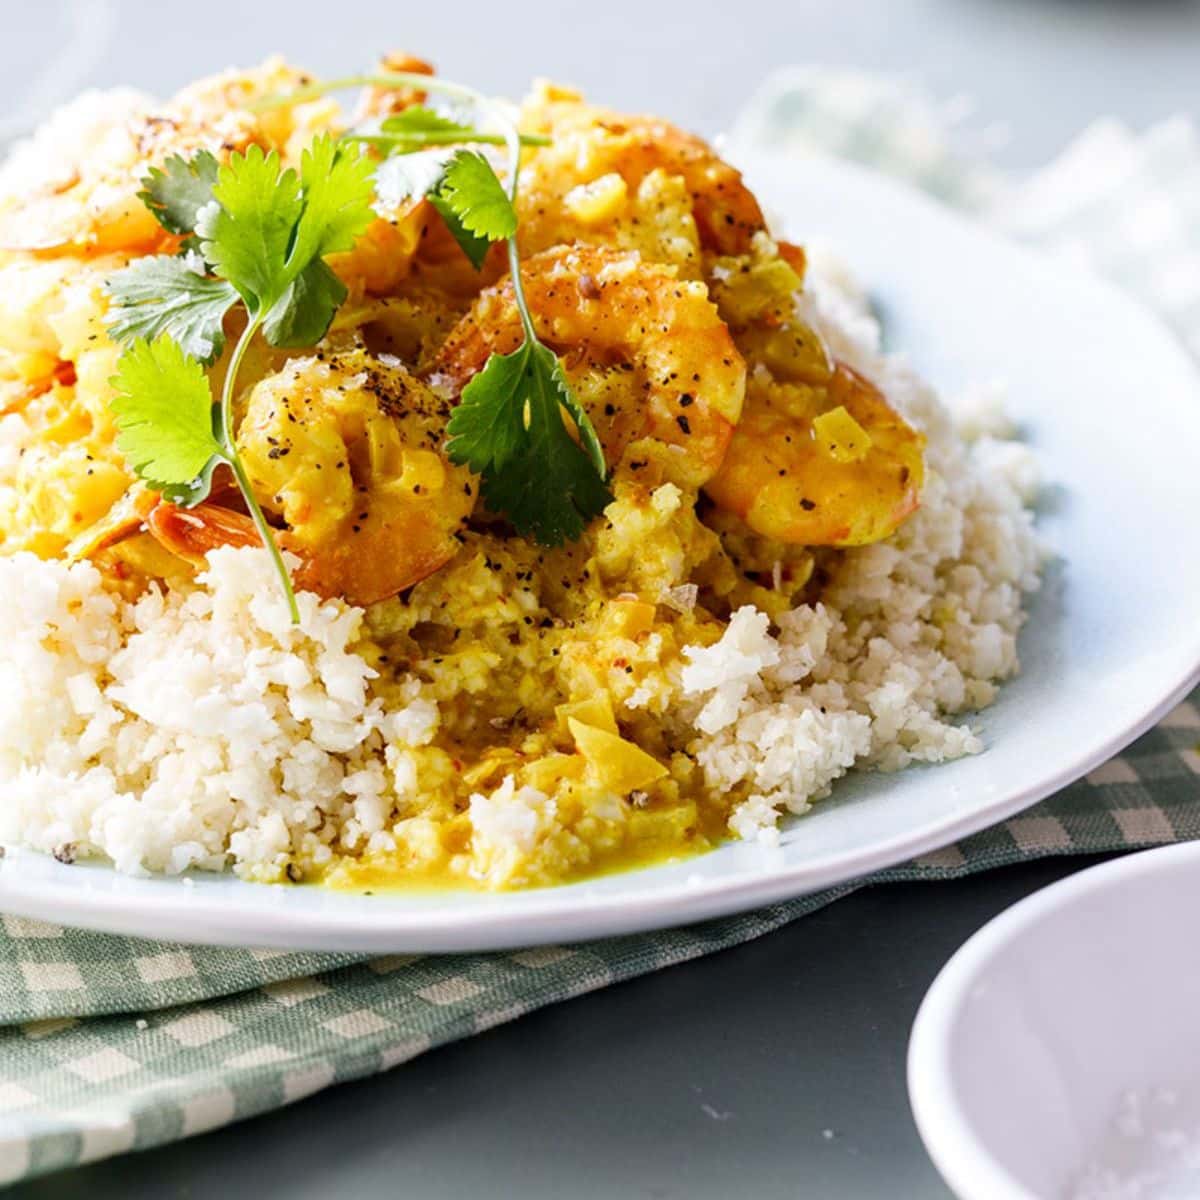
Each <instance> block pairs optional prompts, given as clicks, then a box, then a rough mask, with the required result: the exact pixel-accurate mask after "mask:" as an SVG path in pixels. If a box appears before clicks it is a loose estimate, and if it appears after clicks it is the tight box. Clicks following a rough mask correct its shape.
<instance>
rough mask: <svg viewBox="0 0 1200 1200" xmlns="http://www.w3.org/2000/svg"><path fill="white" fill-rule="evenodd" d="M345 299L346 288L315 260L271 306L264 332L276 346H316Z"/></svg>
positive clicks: (321, 262) (268, 339)
mask: <svg viewBox="0 0 1200 1200" xmlns="http://www.w3.org/2000/svg"><path fill="white" fill-rule="evenodd" d="M345 299H346V285H345V284H344V283H343V282H342V281H341V280H340V279H339V278H338V277H337V276H336V275H335V274H334V273H333V272H332V271H331V270H330V269H329V267H328V266H327V265H326V264H325V263H324V262H323V261H322V260H321V259H319V258H314V259H313V260H312V262H310V263H309V264H308V266H307V267H305V268H304V270H303V271H301V272H300V274H299V275H297V276H296V278H295V279H293V280H292V282H291V283H290V284H288V287H287V291H285V292H284V293H283V295H282V296H280V298H279V299H278V300H277V301H276V302H275V303H274V304H273V305H272V306H271V309H270V311H269V312H268V313H267V315H266V319H265V320H264V321H263V333H264V334H265V335H266V338H267V341H268V342H270V343H271V345H272V346H286V347H301V346H315V345H316V343H317V342H319V341H320V340H321V339H322V338H323V337H324V336H325V334H326V333H327V332H328V330H329V325H330V322H331V321H332V320H333V315H334V313H336V312H337V310H338V308H339V306H340V305H341V303H342V301H343V300H345Z"/></svg>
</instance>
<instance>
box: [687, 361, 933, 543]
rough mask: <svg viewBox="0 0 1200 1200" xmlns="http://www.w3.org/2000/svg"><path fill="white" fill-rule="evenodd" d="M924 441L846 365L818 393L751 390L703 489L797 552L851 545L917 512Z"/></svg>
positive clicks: (837, 367)
mask: <svg viewBox="0 0 1200 1200" xmlns="http://www.w3.org/2000/svg"><path fill="white" fill-rule="evenodd" d="M924 444H925V439H924V437H923V436H922V435H921V434H919V433H918V432H917V431H916V430H914V429H913V428H912V427H911V426H910V425H909V424H908V423H907V422H906V421H905V420H904V419H903V418H902V417H901V416H900V415H899V414H898V413H896V412H895V410H893V409H892V408H891V407H890V406H889V405H888V403H887V401H886V400H885V399H884V397H883V395H882V394H881V393H880V392H879V390H878V389H877V388H876V387H875V386H874V385H873V384H871V383H869V382H868V381H867V380H866V379H864V378H863V377H862V376H861V375H858V374H856V373H855V372H854V371H852V370H851V369H850V368H849V367H847V366H844V365H842V364H836V365H835V366H834V368H833V370H832V373H831V374H830V375H829V379H828V383H827V384H826V385H825V386H823V387H821V386H812V385H810V386H807V387H804V386H791V387H787V386H783V387H780V386H773V387H770V386H769V387H763V388H756V389H755V390H754V392H753V395H752V397H751V398H750V399H749V400H748V402H747V404H746V410H745V412H744V413H743V414H742V420H741V422H740V424H739V425H738V427H737V430H736V432H735V433H734V436H733V439H732V441H731V442H730V445H729V450H728V453H727V454H726V455H725V461H724V463H723V464H722V466H721V469H720V471H719V472H718V473H717V475H716V477H715V478H713V479H710V480H709V481H708V484H707V486H706V488H705V491H706V492H707V494H708V496H709V498H710V499H711V500H713V501H714V502H715V503H716V504H717V506H718V507H719V508H722V509H724V510H725V511H726V512H729V513H732V514H733V515H734V516H737V517H739V518H740V519H741V520H742V521H744V522H745V523H746V525H748V526H749V527H750V528H751V529H752V530H753V531H754V532H755V533H758V534H761V535H762V536H763V537H767V538H772V539H774V540H775V541H777V542H785V543H789V544H793V545H802V546H861V545H866V544H867V543H868V542H875V541H879V540H880V539H881V538H885V537H887V536H888V535H889V534H891V533H893V532H894V531H895V530H896V529H897V527H898V526H899V525H900V523H901V522H902V521H903V520H904V519H905V518H906V517H908V516H909V515H910V514H911V513H912V512H914V511H915V510H916V508H917V505H918V503H919V500H920V494H921V485H922V483H923V481H924V471H925V465H924V456H923V450H924Z"/></svg>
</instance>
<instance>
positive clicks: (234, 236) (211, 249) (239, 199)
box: [201, 145, 304, 312]
mask: <svg viewBox="0 0 1200 1200" xmlns="http://www.w3.org/2000/svg"><path fill="white" fill-rule="evenodd" d="M213 199H214V200H216V201H217V204H218V205H219V207H218V208H217V209H216V210H215V211H214V212H212V213H211V217H210V216H209V214H206V219H205V221H204V222H203V225H204V229H203V240H202V243H201V249H202V251H203V254H204V257H205V259H206V260H207V261H208V262H210V263H212V265H213V268H214V270H215V271H216V273H217V274H218V275H221V276H223V277H224V278H225V279H228V280H229V282H230V283H231V284H233V286H234V287H235V288H237V291H238V294H239V295H240V296H241V297H242V299H243V300H244V301H245V302H246V307H247V308H249V309H250V311H251V312H259V311H261V310H263V309H267V308H270V307H271V305H273V304H274V303H275V301H276V300H278V299H279V297H280V296H281V295H282V293H283V292H284V291H285V290H286V289H287V286H288V284H289V283H291V276H290V275H289V273H288V251H289V250H290V249H291V245H292V235H293V234H294V233H295V230H296V224H297V222H298V221H299V220H300V216H301V213H302V212H303V211H304V199H303V196H302V195H301V190H300V177H299V176H298V175H297V174H296V172H295V171H293V170H292V169H291V168H290V167H289V168H288V169H287V170H286V171H285V170H282V168H281V166H280V162H279V155H278V154H277V153H276V152H275V151H274V150H272V151H271V152H270V153H269V154H264V153H263V149H262V147H261V146H258V145H252V146H250V147H249V149H247V151H246V153H245V154H234V155H233V156H232V157H231V158H230V160H229V161H228V162H227V163H226V164H225V165H224V166H223V167H221V169H220V170H219V172H218V173H217V182H216V185H215V186H214V188H213Z"/></svg>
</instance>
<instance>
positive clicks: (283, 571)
mask: <svg viewBox="0 0 1200 1200" xmlns="http://www.w3.org/2000/svg"><path fill="white" fill-rule="evenodd" d="M264 315H265V314H263V313H261V312H260V313H257V314H255V315H254V316H253V317H251V318H250V321H249V322H248V323H247V325H246V328H245V329H243V330H242V336H241V337H239V338H238V340H237V345H235V346H234V348H233V353H232V354H231V355H230V356H229V367H228V368H227V370H226V372H225V383H224V384H223V386H222V388H221V435H222V440H223V441H224V449H225V461H226V462H227V463H228V464H229V466H230V467H231V468H232V470H233V477H234V478H235V479H236V480H237V485H238V487H239V488H240V489H241V493H242V498H243V499H244V500H245V501H246V507H247V508H248V509H249V510H250V517H251V519H252V520H253V521H254V528H255V529H257V530H258V536H259V538H260V539H261V541H262V544H263V546H264V548H265V549H266V551H267V553H268V554H270V556H271V561H272V562H273V563H274V564H275V569H276V571H278V572H279V580H280V582H281V583H282V584H283V591H284V595H285V596H287V602H288V611H289V612H290V613H291V617H292V624H293V625H299V624H300V605H299V604H298V603H297V601H296V589H295V588H294V587H292V576H291V573H290V572H289V571H288V568H287V563H285V562H284V561H283V553H282V552H281V551H280V549H279V543H278V542H277V541H276V540H275V531H274V530H273V529H272V528H271V526H270V525H269V524H268V522H267V518H266V515H265V514H264V513H263V510H262V507H261V506H260V505H259V503H258V500H257V498H256V497H255V495H254V488H253V487H252V486H251V483H250V477H249V476H248V475H247V474H246V468H245V467H244V466H243V465H242V459H241V456H240V455H239V454H238V452H237V443H236V441H235V440H234V430H233V397H234V388H235V386H236V384H237V377H238V372H239V370H240V369H241V365H242V359H243V358H244V357H245V354H246V351H247V349H248V348H249V346H250V343H251V341H253V339H254V335H255V334H256V333H257V332H258V329H259V326H260V325H262V323H263V317H264Z"/></svg>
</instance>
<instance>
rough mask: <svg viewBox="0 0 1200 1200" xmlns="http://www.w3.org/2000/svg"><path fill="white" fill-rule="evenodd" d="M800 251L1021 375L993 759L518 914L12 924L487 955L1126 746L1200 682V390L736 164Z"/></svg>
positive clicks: (751, 902) (1093, 315)
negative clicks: (839, 259)
mask: <svg viewBox="0 0 1200 1200" xmlns="http://www.w3.org/2000/svg"><path fill="white" fill-rule="evenodd" d="M742 157H743V161H744V163H745V165H746V167H747V168H748V174H749V178H750V182H751V184H752V185H753V186H755V187H756V188H757V189H759V191H760V194H761V195H762V196H763V197H764V199H765V200H766V201H767V202H768V203H769V204H770V206H771V207H772V208H773V209H774V210H775V211H778V212H780V213H783V214H786V221H787V225H788V227H789V232H790V233H791V234H792V236H793V237H796V238H810V237H813V236H820V237H821V238H823V239H826V240H828V241H829V242H830V243H832V244H833V245H834V246H836V247H837V248H838V250H839V252H840V253H841V254H842V255H843V256H844V257H845V258H846V259H847V261H848V262H849V263H850V265H851V267H852V268H853V269H854V270H855V271H856V273H857V274H858V276H859V278H861V279H863V280H865V281H867V282H868V283H869V284H870V286H871V289H872V292H873V294H874V296H875V298H876V300H877V301H878V303H879V306H880V309H881V311H882V313H883V315H884V317H885V321H886V324H887V326H888V329H889V335H890V340H891V342H892V344H894V345H896V346H903V347H905V348H906V349H907V350H908V351H909V352H910V353H911V356H912V358H913V359H914V361H915V362H916V363H917V365H918V366H919V367H920V368H921V369H922V370H923V371H924V372H925V373H926V374H927V375H928V376H929V377H930V378H931V379H932V380H933V382H934V383H936V384H938V385H939V386H941V387H944V388H953V387H955V386H960V385H962V384H965V383H966V382H968V381H970V380H973V379H976V380H977V379H980V378H983V379H987V378H991V377H995V376H1003V377H1005V378H1006V379H1007V380H1008V381H1009V383H1010V385H1011V390H1012V405H1011V407H1012V411H1013V413H1014V415H1015V416H1016V417H1017V418H1018V419H1019V420H1020V422H1021V424H1022V426H1023V427H1024V429H1025V430H1026V432H1027V434H1028V436H1029V438H1030V440H1031V441H1032V442H1033V444H1034V445H1035V446H1036V448H1037V450H1038V452H1039V455H1040V456H1041V460H1042V462H1043V464H1044V467H1045V470H1046V472H1047V475H1048V477H1049V478H1050V479H1052V480H1054V481H1056V486H1055V488H1054V489H1053V490H1052V491H1051V493H1050V495H1049V498H1048V502H1047V504H1046V505H1045V506H1044V507H1045V511H1044V514H1043V520H1042V529H1043V530H1044V532H1045V533H1046V535H1047V536H1048V537H1049V538H1050V539H1051V540H1052V542H1053V544H1054V545H1055V546H1056V547H1057V548H1058V549H1059V550H1060V552H1061V554H1062V563H1061V564H1059V565H1057V566H1055V567H1054V568H1053V569H1052V570H1051V571H1050V573H1049V576H1048V578H1047V580H1046V583H1045V587H1044V589H1043V590H1042V592H1041V593H1039V595H1038V596H1037V597H1036V599H1035V600H1034V602H1033V605H1032V615H1031V619H1030V621H1029V624H1028V627H1027V629H1026V632H1025V633H1024V635H1023V637H1022V642H1021V655H1022V659H1023V661H1024V670H1023V672H1022V674H1021V676H1020V677H1019V678H1018V679H1017V680H1015V681H1014V682H1012V683H1011V684H1009V685H1008V686H1007V687H1005V688H1004V690H1003V692H1002V694H1001V697H1000V700H999V702H998V703H997V704H996V705H995V707H993V708H992V709H990V710H988V712H987V713H986V714H985V715H984V717H983V721H982V724H983V728H984V733H985V737H986V740H987V741H988V743H989V745H990V748H989V749H988V751H987V752H986V753H985V754H982V755H979V756H977V757H974V758H969V759H964V760H962V761H959V762H956V763H951V764H948V765H945V766H939V767H934V768H918V769H913V770H909V771H905V772H903V773H901V774H899V775H889V776H880V775H875V776H871V775H860V776H855V777H852V778H850V779H847V780H844V781H843V782H841V783H840V784H838V786H837V789H836V791H835V794H834V796H833V797H832V798H831V800H830V801H828V802H824V803H822V804H821V805H819V806H818V808H817V810H816V811H815V812H813V813H812V814H811V815H809V816H807V817H804V818H803V819H802V820H799V821H797V822H795V823H794V824H793V825H792V826H791V827H790V828H789V829H788V830H787V831H786V832H785V834H784V837H783V844H782V846H781V847H780V848H778V849H776V850H771V849H767V848H764V847H759V846H750V845H730V846H726V847H723V848H721V849H719V850H717V851H715V852H714V853H712V854H709V855H707V856H705V857H703V858H699V859H694V860H692V861H690V862H686V863H682V864H677V865H668V866H662V867H655V868H651V869H646V870H641V871H638V872H636V873H631V874H626V875H619V876H612V877H609V878H605V879H602V880H598V881H595V882H590V883H586V884H575V885H571V886H568V887H560V888H553V889H547V890H538V891H530V892H523V893H517V894H510V895H475V894H467V893H462V894H441V895H436V896H411V895H391V896H384V895H375V896H371V897H363V896H350V895H339V894H336V893H332V892H325V891H321V890H319V889H307V888H305V889H288V888H277V887H264V886H254V885H251V884H245V883H241V882H238V881H236V880H233V879H229V878H211V877H210V878H205V877H201V876H198V877H197V878H196V879H195V881H194V883H192V884H190V885H187V884H185V883H184V882H182V881H180V880H178V879H173V880H172V879H150V880H141V879H129V878H122V877H119V876H117V875H115V874H114V873H113V872H111V871H109V870H107V869H105V868H101V867H91V866H75V867H64V866H61V865H60V864H58V863H55V862H53V861H50V860H46V859H42V858H37V857H33V856H28V855H10V856H9V858H8V859H7V860H5V861H4V862H3V864H0V909H4V910H7V911H10V912H15V913H21V914H24V915H29V916H38V917H45V918H49V919H52V920H58V921H61V922H64V923H71V924H76V925H82V926H87V927H92V928H97V929H107V930H112V931H116V932H122V933H134V934H141V935H144V936H151V937H160V938H171V939H179V940H184V941H193V942H212V943H226V944H252V945H269V946H288V947H306V948H311V949H330V950H363V951H456V950H472V949H474V950H482V949H493V948H498V947H509V946H517V945H524V944H532V943H538V942H551V941H561V940H580V939H584V938H593V937H600V936H604V935H609V934H617V933H624V932H629V931H633V930H641V929H650V928H655V927H662V926H668V925H678V924H683V923H686V922H691V921H698V920H701V919H702V918H707V917H715V916H719V915H723V914H726V913H732V912H738V911H742V910H745V909H749V908H753V907H756V906H758V905H762V904H766V903H768V902H771V901H776V900H782V899H786V898H788V897H793V896H799V895H802V894H804V893H806V892H811V891H815V890H817V889H820V888H823V887H827V886H829V885H831V884H835V883H839V882H841V881H843V880H846V879H850V878H852V877H854V876H857V875H862V874H865V873H867V872H870V871H875V870H878V869H880V868H882V867H886V866H890V865H892V864H894V863H898V862H902V861H903V860H905V859H907V858H910V857H911V856H913V855H915V854H921V853H923V852H926V851H929V850H932V849H934V848H935V847H938V846H942V845H945V844H946V843H948V842H951V841H954V840H955V839H956V838H959V837H961V836H962V835H964V834H967V833H972V832H974V831H975V830H978V829H982V828H984V827H985V826H987V825H990V824H993V823H994V822H996V821H998V820H1000V819H1002V818H1004V817H1008V816H1011V815H1012V814H1013V813H1015V812H1018V811H1019V810H1021V809H1023V808H1025V807H1027V806H1028V805H1030V804H1032V803H1033V802H1034V801H1036V800H1040V799H1041V798H1042V797H1044V796H1047V795H1049V794H1050V793H1051V792H1054V791H1056V790H1057V789H1058V788H1060V787H1062V786H1063V785H1065V784H1067V783H1069V782H1071V781H1072V780H1074V779H1077V778H1078V777H1079V776H1080V775H1082V774H1084V773H1085V772H1086V771H1088V770H1090V769H1091V768H1092V767H1094V766H1096V765H1097V764H1098V763H1100V762H1102V761H1104V760H1105V759H1106V758H1108V757H1110V756H1111V755H1112V754H1114V753H1115V752H1116V751H1118V750H1119V749H1121V748H1122V747H1123V746H1124V745H1126V744H1127V743H1128V742H1129V741H1131V740H1132V739H1133V738H1134V737H1135V736H1136V735H1137V734H1139V733H1141V732H1142V731H1143V730H1145V729H1146V728H1147V727H1148V726H1149V725H1151V724H1152V723H1153V722H1154V720H1156V719H1157V718H1158V717H1159V716H1160V715H1162V713H1163V712H1165V711H1166V709H1167V708H1168V707H1169V706H1170V705H1172V704H1173V703H1174V702H1175V701H1177V700H1178V699H1179V698H1180V697H1181V696H1182V695H1183V694H1184V693H1185V692H1186V691H1187V690H1188V689H1189V688H1190V687H1191V686H1192V685H1193V684H1194V683H1195V682H1196V680H1197V678H1198V677H1200V621H1198V620H1197V619H1196V615H1195V604H1196V598H1197V597H1200V556H1197V555H1196V554H1195V553H1194V548H1195V542H1196V525H1197V521H1198V520H1200V472H1198V471H1197V470H1196V465H1195V448H1196V447H1197V446H1200V379H1198V378H1197V375H1196V372H1195V370H1194V368H1193V366H1192V363H1191V361H1190V360H1189V359H1188V358H1187V356H1186V355H1185V354H1184V352H1183V351H1182V350H1181V349H1180V348H1179V347H1178V345H1177V344H1176V343H1175V341H1174V340H1173V339H1172V337H1171V336H1170V335H1169V334H1168V333H1167V332H1166V331H1164V330H1163V329H1162V328H1161V327H1160V326H1159V324H1158V323H1157V322H1156V321H1155V320H1154V319H1153V318H1151V317H1150V316H1148V315H1147V314H1146V313H1144V312H1143V311H1142V310H1141V309H1139V308H1138V307H1137V306H1135V305H1134V304H1133V303H1132V302H1130V301H1128V300H1127V299H1125V298H1124V297H1123V296H1122V295H1120V294H1118V293H1117V292H1115V291H1114V290H1112V289H1110V288H1108V287H1106V286H1104V285H1103V284H1101V283H1098V282H1096V281H1095V280H1093V279H1090V278H1085V277H1082V276H1073V275H1069V274H1065V273H1062V272H1060V271H1058V270H1056V269H1054V268H1052V267H1050V266H1049V265H1047V264H1046V263H1044V262H1043V261H1041V260H1039V259H1037V258H1034V257H1032V256H1030V255H1028V254H1026V253H1024V252H1022V251H1021V250H1020V249H1018V248H1016V247H1013V246H1011V245H1009V244H1008V243H1006V242H1004V241H1002V240H1000V239H998V238H996V237H994V236H992V235H991V234H989V233H987V232H986V231H984V230H982V229H980V228H978V227H976V226H974V225H971V224H969V223H967V222H966V221H964V220H962V219H960V218H958V217H956V216H955V215H953V214H952V213H950V212H948V211H946V210H944V209H942V208H940V207H938V206H937V205H935V204H933V203H932V202H930V201H928V200H926V199H925V198H923V197H921V196H919V195H917V194H916V193H914V192H911V191H909V190H907V189H904V188H902V187H901V186H899V185H897V184H895V183H893V182H891V181H889V180H886V179H883V178H881V177H878V176H875V175H872V174H869V173H867V172H864V171H862V170H860V169H856V168H853V167H850V166H847V165H844V164H837V163H832V162H819V161H808V162H793V161H780V160H778V159H771V158H761V157H759V158H755V157H751V158H749V159H748V158H747V156H742Z"/></svg>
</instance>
